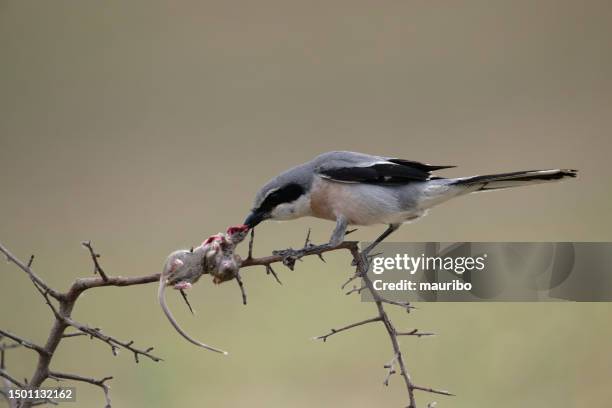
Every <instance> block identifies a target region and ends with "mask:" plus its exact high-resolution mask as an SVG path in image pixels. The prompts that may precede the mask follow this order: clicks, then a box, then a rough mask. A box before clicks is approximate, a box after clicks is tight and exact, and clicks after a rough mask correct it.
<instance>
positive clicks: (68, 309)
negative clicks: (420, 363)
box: [0, 230, 452, 408]
mask: <svg viewBox="0 0 612 408" xmlns="http://www.w3.org/2000/svg"><path fill="white" fill-rule="evenodd" d="M350 232H352V231H350ZM254 235H255V234H254V230H252V231H251V239H250V241H249V246H248V256H247V257H246V258H245V259H244V260H242V262H241V264H240V268H241V269H242V268H247V267H251V266H263V267H264V268H265V271H266V273H267V274H271V275H272V276H273V277H274V278H275V280H276V281H277V282H278V283H279V284H281V281H280V279H279V278H278V275H277V273H276V271H275V270H274V269H273V267H272V264H275V263H282V264H283V265H285V266H287V267H288V268H289V269H291V270H293V269H294V268H295V264H296V262H297V261H298V260H301V259H302V258H304V257H307V256H312V255H316V256H317V257H319V258H320V259H321V260H322V261H323V262H325V259H324V258H323V254H324V253H326V252H331V251H337V250H347V251H349V252H350V254H351V256H352V264H353V265H354V266H355V273H354V275H353V276H351V277H350V278H349V280H348V281H347V282H346V283H345V284H344V285H342V289H344V288H345V287H346V285H348V284H349V283H350V282H352V281H354V280H356V279H360V280H361V282H362V285H361V286H360V287H357V286H355V287H354V288H353V289H352V290H350V291H349V292H348V293H347V294H351V293H361V292H362V291H368V293H369V294H370V295H371V297H372V299H373V300H374V303H375V305H376V309H377V312H378V314H377V316H375V317H372V318H369V319H366V320H363V321H360V322H357V323H352V324H349V325H346V326H343V327H341V328H338V329H331V331H330V332H329V333H327V334H324V335H321V336H318V337H315V339H318V340H322V341H326V340H327V339H328V338H329V337H330V336H332V335H334V334H337V333H340V332H343V331H347V330H349V329H352V328H355V327H358V326H362V325H366V324H369V323H377V322H381V323H382V324H383V326H384V327H385V330H386V332H387V334H388V335H389V339H390V341H391V345H392V349H393V359H392V360H391V361H390V362H389V363H387V364H386V365H385V366H384V367H385V368H386V369H387V375H386V376H385V379H384V384H385V385H388V383H389V380H390V378H391V376H392V375H393V374H395V373H398V372H399V375H400V376H401V377H402V378H403V380H404V384H405V386H406V391H407V396H408V408H416V406H417V405H416V399H415V396H414V393H415V391H423V392H428V393H432V394H440V395H449V396H450V395H452V394H451V393H449V392H447V391H444V390H437V389H434V388H429V387H423V386H419V385H416V384H415V383H414V382H413V381H412V378H411V376H410V375H409V373H408V370H407V369H406V363H405V358H404V356H403V354H402V352H401V350H400V346H399V341H398V337H399V336H415V337H421V336H432V335H434V333H429V332H419V331H418V330H417V329H413V330H410V331H406V332H399V331H397V330H396V328H395V326H394V325H393V323H392V321H391V319H390V318H389V316H388V314H387V312H386V310H385V308H384V305H385V304H390V305H394V306H399V307H401V308H404V309H406V310H407V311H410V310H411V309H413V306H411V305H410V303H408V302H396V301H391V300H388V299H384V298H382V297H381V296H380V295H379V294H378V292H376V290H375V289H374V286H373V284H372V281H371V280H370V278H369V277H368V275H367V270H368V263H369V261H370V258H369V257H366V256H365V255H363V254H362V253H361V252H360V251H359V246H358V243H357V242H356V241H344V242H342V243H340V244H338V245H336V246H332V245H329V244H324V245H314V244H313V243H312V242H311V241H310V231H308V235H307V237H306V240H305V243H304V247H303V248H301V249H292V248H289V249H285V250H279V251H273V252H272V255H269V256H264V257H261V258H255V257H253V241H254ZM82 245H83V246H84V247H85V248H86V249H88V251H89V254H90V256H91V259H92V262H93V265H94V273H95V274H98V275H99V276H97V277H87V278H79V279H77V280H76V281H75V282H74V283H73V284H72V285H71V286H70V288H69V289H68V290H67V291H66V292H59V291H57V290H55V289H53V288H51V287H50V286H48V285H47V284H46V283H45V282H44V281H43V280H42V279H41V278H40V277H39V276H38V275H36V274H35V273H34V271H33V270H32V268H31V267H32V261H33V257H31V258H30V261H29V262H28V263H23V262H22V261H20V260H19V259H18V258H17V257H15V256H14V255H13V254H12V253H11V252H10V251H9V250H8V249H7V248H6V247H4V246H3V245H2V244H0V252H2V253H3V254H4V255H5V256H6V259H7V260H8V261H9V262H12V263H14V264H15V265H16V266H17V267H18V268H19V269H21V270H22V271H24V272H25V273H26V274H27V275H28V276H29V277H30V279H31V280H32V281H33V282H34V285H35V287H36V289H37V290H38V291H39V292H40V294H41V295H42V296H43V298H44V299H45V302H46V303H47V305H48V306H49V307H50V309H51V311H52V312H53V314H54V316H55V322H54V324H53V327H52V328H51V331H50V333H49V335H48V338H47V341H46V343H45V345H44V346H39V345H37V344H34V343H33V342H30V341H27V340H25V339H23V338H21V337H19V336H16V335H14V334H12V333H9V332H7V331H4V330H0V337H1V336H4V337H7V338H9V339H11V340H13V341H14V342H15V346H13V345H4V344H2V345H0V353H2V367H1V368H0V377H3V378H4V379H5V380H6V381H9V382H11V383H12V384H15V385H17V386H20V387H28V388H30V389H36V388H39V387H40V386H41V385H42V383H43V382H44V381H45V380H47V379H49V378H52V379H57V380H72V381H80V382H86V383H89V384H92V385H95V386H98V387H100V388H102V390H103V391H104V396H105V400H106V406H105V408H110V407H111V402H110V396H109V387H108V386H107V385H106V381H108V380H110V379H112V377H105V378H103V379H101V380H96V379H93V378H87V377H83V376H80V375H75V374H67V373H61V372H57V371H52V370H51V369H50V363H51V360H52V358H53V356H54V353H55V350H56V349H57V347H58V345H59V343H60V342H61V341H62V340H63V339H65V338H70V337H77V336H89V337H90V338H91V339H93V338H95V339H98V340H100V341H103V342H105V343H107V344H108V345H109V346H110V347H111V351H112V353H113V354H114V355H116V354H117V350H118V349H119V348H124V349H126V350H128V351H130V352H132V353H133V354H134V357H135V360H136V362H138V357H139V356H140V355H142V356H145V357H148V358H149V359H151V360H153V361H160V360H161V358H159V357H156V356H155V355H153V354H151V352H152V350H153V348H152V347H149V348H147V349H140V348H136V347H134V346H133V344H134V341H120V340H118V339H116V338H115V337H112V336H109V335H106V334H104V333H103V332H102V331H101V330H100V329H99V328H91V327H89V326H87V325H85V324H82V323H79V322H77V321H75V320H73V319H72V317H71V314H72V310H73V308H74V306H75V303H76V301H77V299H78V297H79V296H80V295H81V294H82V293H83V292H84V291H86V290H89V289H93V288H98V287H104V286H118V287H121V286H133V285H142V284H147V283H157V282H158V281H159V279H160V274H158V273H156V274H151V275H145V276H136V277H122V276H108V275H107V274H106V273H105V271H104V270H103V269H102V267H101V266H100V264H99V261H98V258H99V257H100V255H99V254H98V253H96V252H95V250H94V249H93V246H92V244H91V242H90V241H85V242H83V243H82ZM235 278H236V280H237V282H238V285H239V287H240V290H241V293H242V299H243V303H244V304H246V292H245V289H244V283H243V281H242V279H241V276H240V274H237V276H235ZM54 302H55V303H56V304H54ZM69 327H73V328H74V329H76V330H77V331H76V332H71V333H65V331H66V329H67V328H69ZM16 345H22V346H24V347H27V348H30V349H32V350H34V351H36V352H37V353H38V354H39V358H38V364H37V366H36V369H35V371H34V374H33V375H32V377H31V379H30V381H28V382H27V383H25V384H24V383H20V382H19V381H18V380H16V379H15V378H13V377H11V376H10V375H9V374H8V372H7V371H6V369H5V367H4V352H5V350H7V349H9V348H12V347H16ZM396 367H397V368H396ZM398 370H399V371H398ZM0 391H1V392H0V394H5V392H4V391H3V390H2V389H0ZM46 402H49V403H53V401H35V402H32V401H23V402H22V403H21V404H20V405H19V408H29V407H31V406H33V405H39V404H40V403H46ZM428 406H431V405H428Z"/></svg>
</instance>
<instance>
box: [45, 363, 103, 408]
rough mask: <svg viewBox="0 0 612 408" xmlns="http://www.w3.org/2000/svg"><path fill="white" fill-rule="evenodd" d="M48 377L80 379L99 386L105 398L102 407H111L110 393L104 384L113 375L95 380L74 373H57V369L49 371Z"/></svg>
mask: <svg viewBox="0 0 612 408" xmlns="http://www.w3.org/2000/svg"><path fill="white" fill-rule="evenodd" d="M49 377H51V378H55V379H58V380H73V381H80V382H85V383H88V384H91V385H95V386H97V387H100V388H102V390H103V391H104V399H105V400H106V405H105V407H104V408H111V400H110V395H109V393H108V389H109V387H108V385H106V384H105V382H106V381H108V380H112V379H113V377H104V378H102V379H101V380H96V379H94V378H87V377H82V376H80V375H76V374H66V373H59V372H57V371H49Z"/></svg>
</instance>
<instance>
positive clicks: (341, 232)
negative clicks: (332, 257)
mask: <svg viewBox="0 0 612 408" xmlns="http://www.w3.org/2000/svg"><path fill="white" fill-rule="evenodd" d="M347 226H348V220H347V219H346V217H345V216H343V215H339V216H338V218H336V228H334V232H333V233H332V235H331V238H330V239H329V245H330V246H336V245H340V243H342V241H344V236H345V235H346V227H347Z"/></svg>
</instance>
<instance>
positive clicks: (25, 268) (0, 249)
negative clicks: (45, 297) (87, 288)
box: [0, 243, 60, 299]
mask: <svg viewBox="0 0 612 408" xmlns="http://www.w3.org/2000/svg"><path fill="white" fill-rule="evenodd" d="M0 252H2V253H3V254H4V256H6V259H7V261H9V262H12V263H14V264H15V265H17V266H18V267H19V269H21V270H22V271H24V272H25V273H27V274H28V276H29V277H30V278H31V279H32V280H33V281H34V282H36V283H37V284H38V285H40V287H42V288H43V289H45V290H46V291H48V292H49V294H50V295H51V296H53V297H54V298H56V299H57V298H59V297H60V293H59V292H58V291H56V290H54V289H52V288H50V287H49V286H47V284H46V283H45V282H44V281H43V280H42V279H41V278H40V277H38V275H36V274H35V273H34V271H33V270H32V269H31V268H30V267H29V266H28V265H27V264H25V263H23V262H22V261H20V260H19V259H18V258H17V257H16V256H15V255H13V254H12V253H11V252H9V250H8V249H7V248H6V247H5V246H4V245H2V244H1V243H0ZM32 260H33V258H32V257H31V258H30V264H31V262H32Z"/></svg>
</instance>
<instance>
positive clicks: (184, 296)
mask: <svg viewBox="0 0 612 408" xmlns="http://www.w3.org/2000/svg"><path fill="white" fill-rule="evenodd" d="M179 292H181V296H182V297H183V300H184V301H185V303H187V307H188V308H189V311H190V312H191V314H192V315H195V312H194V311H193V308H192V307H191V303H189V299H187V293H186V292H185V291H184V290H183V289H181V290H180V291H179Z"/></svg>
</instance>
